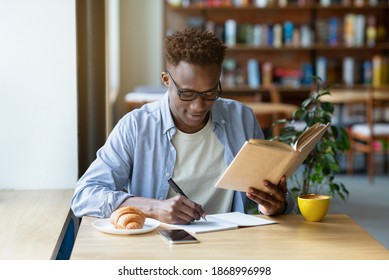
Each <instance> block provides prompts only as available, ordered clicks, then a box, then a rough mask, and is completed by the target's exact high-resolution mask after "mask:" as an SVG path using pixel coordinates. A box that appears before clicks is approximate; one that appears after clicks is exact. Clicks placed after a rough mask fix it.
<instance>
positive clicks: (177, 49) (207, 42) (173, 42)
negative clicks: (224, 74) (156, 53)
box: [164, 27, 227, 66]
mask: <svg viewBox="0 0 389 280" xmlns="http://www.w3.org/2000/svg"><path fill="white" fill-rule="evenodd" d="M226 48H227V47H226V46H225V45H224V43H223V42H222V40H220V39H219V38H218V37H217V36H216V35H215V34H213V33H212V32H210V31H206V30H204V29H202V28H194V27H192V28H186V29H184V30H182V31H177V32H176V33H174V34H172V35H167V36H166V37H165V49H164V55H165V60H166V62H167V63H168V64H171V65H173V66H177V65H178V64H179V63H180V61H185V62H187V63H190V64H195V65H210V64H217V65H218V66H221V65H222V62H223V59H224V55H225V52H226Z"/></svg>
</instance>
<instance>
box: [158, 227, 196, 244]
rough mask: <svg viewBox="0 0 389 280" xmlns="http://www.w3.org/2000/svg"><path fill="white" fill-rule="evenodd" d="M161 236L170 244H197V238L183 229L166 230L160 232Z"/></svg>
mask: <svg viewBox="0 0 389 280" xmlns="http://www.w3.org/2000/svg"><path fill="white" fill-rule="evenodd" d="M159 234H160V235H161V236H163V237H164V238H165V239H166V240H167V241H168V242H169V243H172V244H183V243H197V242H199V241H198V240H197V239H196V237H194V236H193V235H191V234H190V233H189V232H187V231H185V230H183V229H166V230H160V231H159Z"/></svg>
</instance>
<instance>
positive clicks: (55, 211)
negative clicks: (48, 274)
mask: <svg viewBox="0 0 389 280" xmlns="http://www.w3.org/2000/svg"><path fill="white" fill-rule="evenodd" d="M73 192H74V190H72V189H63V190H4V191H3V190H0V259H3V260H21V259H25V260H32V259H39V260H49V259H55V258H56V256H57V254H58V250H59V248H60V246H61V242H62V240H63V237H64V235H65V231H66V228H67V225H68V223H69V221H70V218H71V212H70V199H71V197H72V195H73Z"/></svg>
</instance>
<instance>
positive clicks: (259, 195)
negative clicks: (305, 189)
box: [246, 176, 288, 216]
mask: <svg viewBox="0 0 389 280" xmlns="http://www.w3.org/2000/svg"><path fill="white" fill-rule="evenodd" d="M263 185H264V186H265V187H266V188H267V189H268V190H269V191H268V192H263V191H260V190H258V189H255V188H252V187H250V188H249V190H248V192H247V193H246V195H247V197H248V198H250V199H251V200H253V201H254V202H256V203H258V206H259V211H261V213H262V214H264V215H268V216H270V215H277V214H281V213H282V212H283V211H284V210H285V207H286V201H285V195H286V193H287V191H288V190H287V187H286V177H285V176H282V178H281V180H280V182H279V183H278V185H275V184H272V183H271V182H269V181H267V180H264V181H263Z"/></svg>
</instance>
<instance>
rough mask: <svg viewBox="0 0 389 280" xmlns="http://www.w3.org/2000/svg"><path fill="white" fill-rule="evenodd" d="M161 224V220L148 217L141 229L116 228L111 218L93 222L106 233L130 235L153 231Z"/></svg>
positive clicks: (93, 224)
mask: <svg viewBox="0 0 389 280" xmlns="http://www.w3.org/2000/svg"><path fill="white" fill-rule="evenodd" d="M160 224H161V222H160V221H157V220H154V219H151V218H146V221H145V224H144V226H143V228H140V229H116V228H115V227H114V226H113V224H111V222H110V221H109V219H101V220H97V221H94V222H93V223H92V226H93V227H95V228H97V229H98V230H99V231H101V232H105V233H111V234H121V235H128V234H141V233H146V232H150V231H153V230H154V229H156V228H157V227H158V226H159V225H160Z"/></svg>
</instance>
